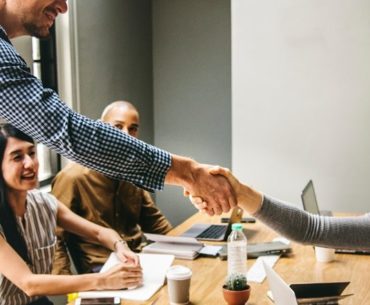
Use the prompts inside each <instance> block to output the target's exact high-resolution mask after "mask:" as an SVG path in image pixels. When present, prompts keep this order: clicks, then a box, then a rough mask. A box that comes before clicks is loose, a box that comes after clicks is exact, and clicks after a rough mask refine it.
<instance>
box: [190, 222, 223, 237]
mask: <svg viewBox="0 0 370 305" xmlns="http://www.w3.org/2000/svg"><path fill="white" fill-rule="evenodd" d="M226 228H227V226H223V225H211V226H210V227H209V228H207V229H206V230H204V231H203V232H202V233H200V234H199V235H198V236H197V237H196V238H207V239H208V238H218V237H220V236H222V235H223V234H225V232H226Z"/></svg>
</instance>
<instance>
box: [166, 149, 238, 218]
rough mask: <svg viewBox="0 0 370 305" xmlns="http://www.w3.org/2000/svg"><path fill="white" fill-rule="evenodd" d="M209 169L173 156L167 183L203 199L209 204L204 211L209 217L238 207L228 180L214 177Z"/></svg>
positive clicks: (204, 165) (219, 176)
mask: <svg viewBox="0 0 370 305" xmlns="http://www.w3.org/2000/svg"><path fill="white" fill-rule="evenodd" d="M209 169H210V166H209V165H206V164H200V163H197V162H196V161H194V160H192V159H189V158H184V157H180V156H176V155H172V165H171V168H170V170H169V172H168V173H167V176H166V183H167V184H172V185H179V186H182V187H183V188H184V190H185V194H189V195H192V196H194V197H200V198H202V200H203V201H205V202H207V207H206V208H205V209H204V210H205V211H206V212H207V213H208V214H209V215H214V214H217V215H220V214H221V213H223V212H224V213H226V212H228V211H229V210H230V209H231V208H233V207H235V206H236V204H237V202H236V196H235V194H234V191H233V189H232V187H231V185H230V183H229V182H228V181H227V179H226V178H225V177H223V176H221V175H212V174H211V173H210V171H209Z"/></svg>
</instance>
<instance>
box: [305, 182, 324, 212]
mask: <svg viewBox="0 0 370 305" xmlns="http://www.w3.org/2000/svg"><path fill="white" fill-rule="evenodd" d="M301 198H302V203H303V208H304V209H305V211H307V212H309V213H312V214H318V215H319V214H320V210H319V207H318V204H317V200H316V194H315V189H314V187H313V183H312V180H310V181H308V183H307V185H306V186H305V188H304V189H303V191H302V195H301Z"/></svg>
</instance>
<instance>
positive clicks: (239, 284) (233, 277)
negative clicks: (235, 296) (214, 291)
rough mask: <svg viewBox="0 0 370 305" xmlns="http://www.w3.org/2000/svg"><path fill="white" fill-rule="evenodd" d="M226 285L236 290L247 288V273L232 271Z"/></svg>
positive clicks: (227, 287) (229, 288)
mask: <svg viewBox="0 0 370 305" xmlns="http://www.w3.org/2000/svg"><path fill="white" fill-rule="evenodd" d="M224 287H225V288H226V289H228V290H234V291H240V290H244V289H246V288H247V277H246V275H245V274H241V273H232V274H230V275H228V276H227V278H226V281H225V285H224Z"/></svg>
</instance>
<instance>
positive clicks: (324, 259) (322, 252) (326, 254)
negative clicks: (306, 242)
mask: <svg viewBox="0 0 370 305" xmlns="http://www.w3.org/2000/svg"><path fill="white" fill-rule="evenodd" d="M315 255H316V260H317V261H318V262H321V263H329V262H331V261H333V260H334V259H335V249H330V248H322V247H315Z"/></svg>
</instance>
